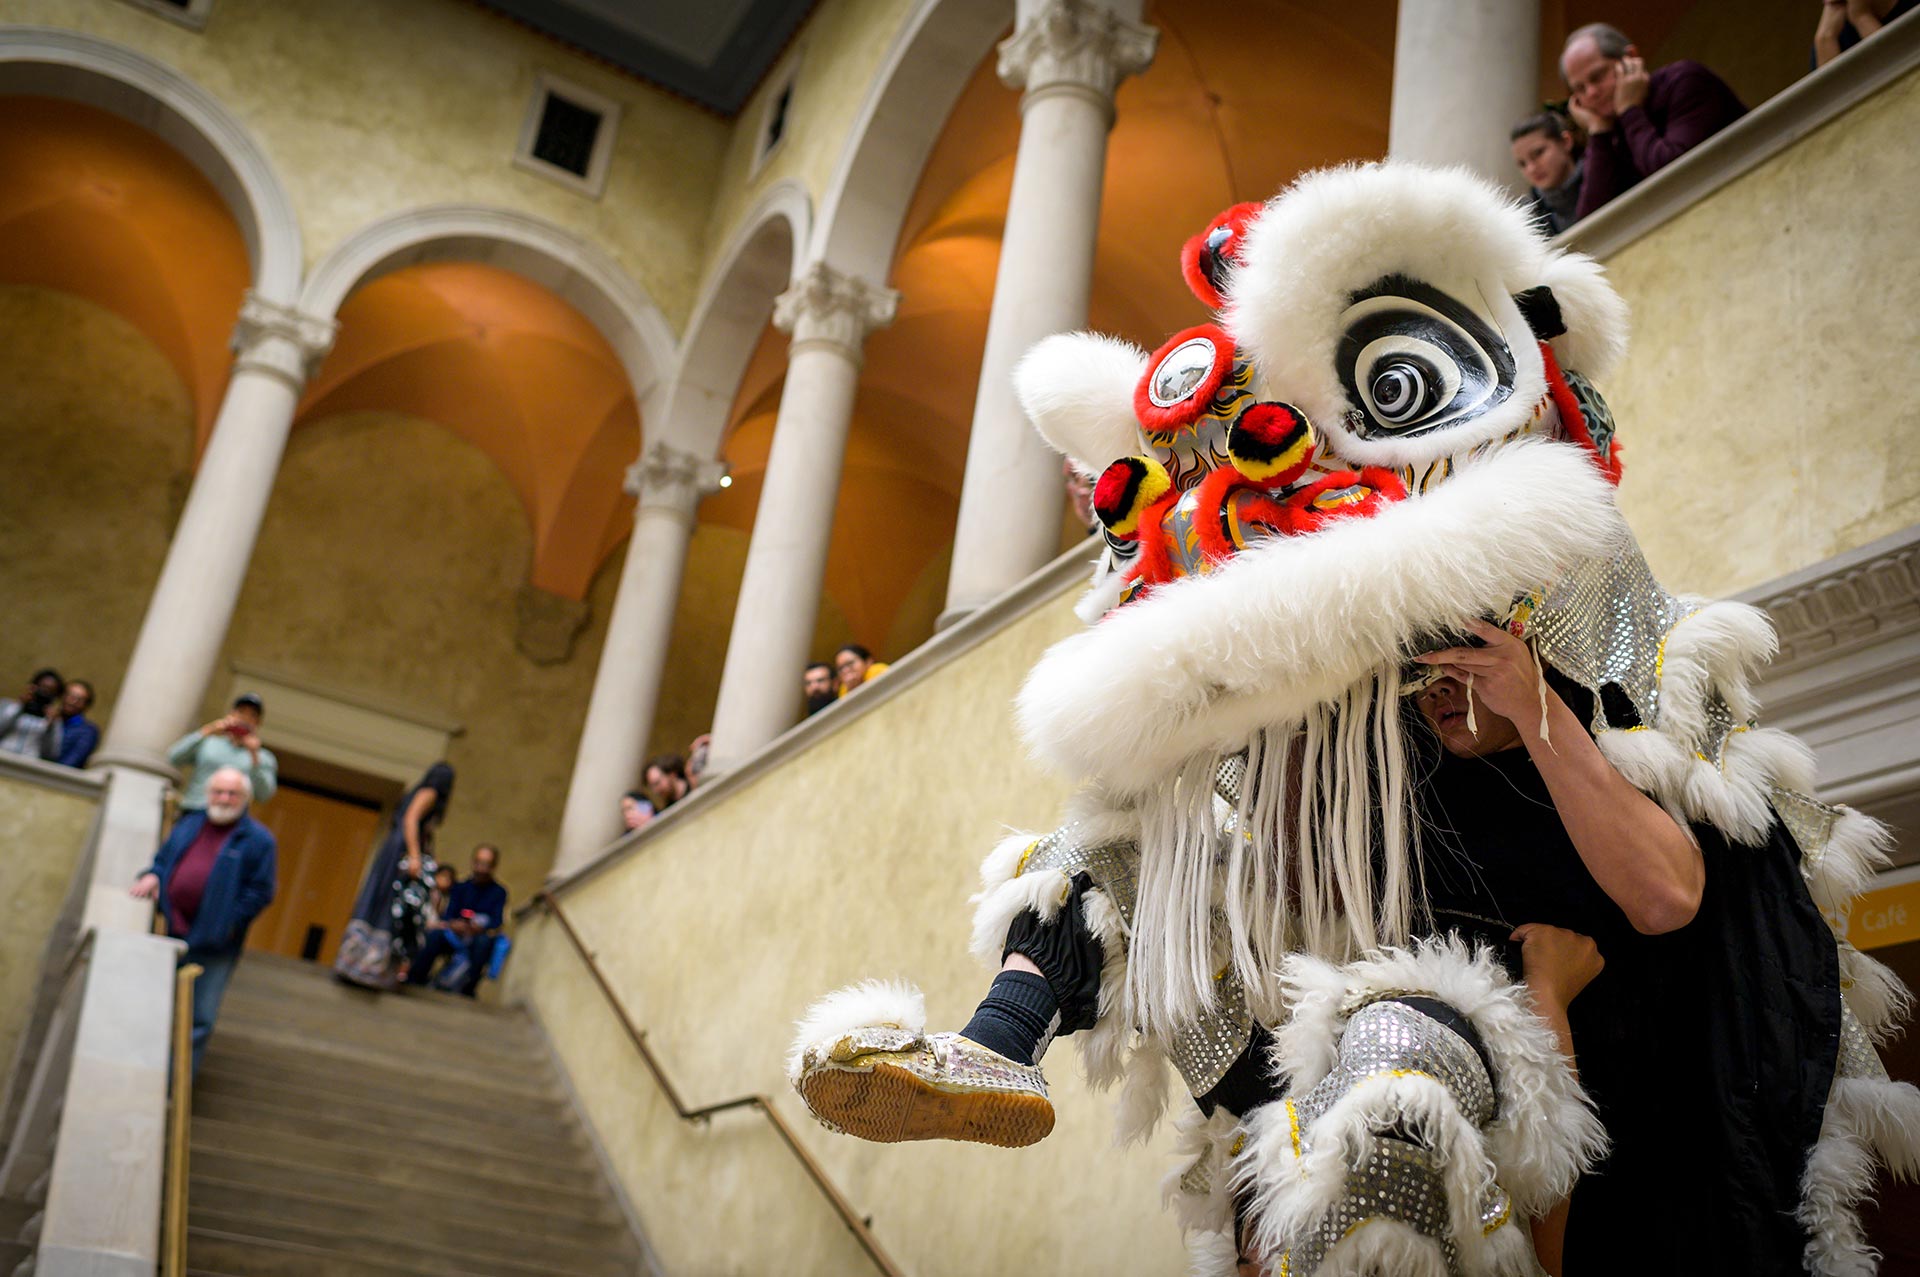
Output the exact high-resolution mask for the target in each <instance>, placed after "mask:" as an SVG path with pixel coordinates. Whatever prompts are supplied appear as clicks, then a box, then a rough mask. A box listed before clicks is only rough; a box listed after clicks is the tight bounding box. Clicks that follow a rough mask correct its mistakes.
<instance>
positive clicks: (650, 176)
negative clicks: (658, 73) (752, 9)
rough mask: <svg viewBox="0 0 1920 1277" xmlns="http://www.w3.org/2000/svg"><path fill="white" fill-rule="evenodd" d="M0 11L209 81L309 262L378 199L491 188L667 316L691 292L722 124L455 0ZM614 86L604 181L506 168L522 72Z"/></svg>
mask: <svg viewBox="0 0 1920 1277" xmlns="http://www.w3.org/2000/svg"><path fill="white" fill-rule="evenodd" d="M0 22H24V23H35V24H40V25H46V26H55V27H66V28H69V29H72V30H77V31H83V32H85V33H87V34H89V35H94V36H99V37H101V38H103V39H107V40H112V41H115V42H117V43H120V44H124V45H127V46H128V47H131V48H133V49H137V50H139V51H140V52H141V53H144V54H146V55H147V56H148V57H151V58H154V59H155V60H157V61H159V62H162V63H164V64H166V65H167V66H169V67H172V68H174V69H176V70H178V71H179V72H181V73H182V74H183V75H186V76H187V77H188V78H190V79H192V80H194V81H195V82H196V83H198V84H199V85H200V86H201V87H202V88H204V89H206V90H207V91H208V92H209V93H211V94H213V95H214V96H215V97H216V98H218V99H219V100H220V101H221V103H222V104H223V105H224V106H225V107H226V108H227V109H228V110H229V111H231V112H233V113H234V114H235V115H236V116H238V117H239V119H240V120H241V121H242V122H243V123H244V124H245V125H246V126H247V128H248V129H250V130H251V131H252V132H253V134H254V136H255V137H256V138H257V139H258V141H259V142H260V144H261V145H262V146H263V147H264V148H265V150H266V152H267V154H268V156H269V157H270V158H271V160H272V161H273V164H274V166H275V169H276V171H277V172H278V174H279V176H280V180H281V181H282V182H283V183H284V184H285V185H286V187H287V189H288V191H289V192H290V194H291V196H292V199H293V202H294V205H295V208H296V210H297V212H298V215H299V218H300V223H301V231H302V234H303V235H304V236H305V238H306V253H307V260H308V263H309V264H311V263H312V262H314V261H315V260H317V259H318V258H320V257H321V256H322V255H324V254H325V253H326V252H327V250H328V249H330V248H332V247H333V246H334V245H335V244H337V243H339V242H340V241H341V240H342V239H344V238H346V237H347V236H348V235H351V234H352V233H353V232H355V231H357V230H359V229H360V228H361V227H363V226H366V225H367V224H368V223H370V222H373V221H375V220H377V219H379V218H381V217H383V216H386V215H388V214H391V213H395V212H398V211H401V210H404V209H409V208H417V207H420V206H422V205H427V204H438V203H450V202H460V203H479V204H492V205H498V206H501V207H506V208H511V209H515V210H517V211H520V212H523V213H529V214H532V215H534V216H537V217H542V218H545V219H546V220H548V221H551V222H554V223H556V224H558V225H560V226H563V227H565V228H567V229H569V230H571V231H573V232H575V233H576V234H579V235H581V236H582V237H584V238H586V239H588V240H591V241H593V242H594V243H596V244H598V245H599V246H601V247H602V248H604V249H606V250H607V251H608V252H610V253H611V254H612V255H613V257H614V258H615V259H616V260H617V261H619V263H620V264H621V266H622V267H624V268H625V269H626V271H627V272H628V273H629V274H630V275H631V276H632V277H633V278H634V280H636V281H637V282H638V283H639V284H640V286H641V287H642V288H644V289H645V290H646V291H647V293H648V294H649V295H650V296H651V297H652V298H653V300H654V302H655V304H656V305H658V306H659V307H660V309H661V311H662V313H663V314H664V315H665V316H666V318H667V321H668V322H669V323H670V324H672V325H673V326H674V327H675V328H676V329H678V328H680V327H681V326H683V325H684V323H685V321H686V318H687V315H688V313H689V312H690V311H691V310H692V307H693V302H694V290H695V288H696V287H697V286H698V282H699V272H700V265H701V258H702V254H703V251H704V245H703V232H704V229H705V226H706V221H707V215H708V210H709V207H710V205H711V202H712V199H713V191H714V181H715V178H716V176H717V175H718V172H719V164H720V159H721V156H722V154H723V152H724V151H725V149H726V146H727V136H728V133H729V130H730V129H731V127H732V126H731V125H730V123H729V122H727V121H725V120H722V119H720V118H719V117H717V116H715V115H713V114H711V113H709V112H706V111H703V110H701V109H700V108H698V107H696V106H693V105H692V104H690V103H687V102H683V101H681V100H680V99H678V98H674V97H672V96H670V95H668V94H666V93H664V92H662V91H659V90H657V89H654V88H652V87H651V86H649V85H646V84H644V83H642V82H640V81H639V80H637V79H634V78H632V77H630V76H626V75H623V74H620V73H619V72H616V71H614V70H612V69H610V68H609V67H607V66H605V65H604V64H602V63H599V62H596V61H593V60H591V59H588V58H585V57H582V56H580V55H579V54H577V53H574V52H572V51H571V50H570V49H568V48H566V47H565V46H563V45H561V44H559V43H557V42H554V41H551V40H547V39H545V38H543V37H541V36H537V35H535V34H533V33H532V32H530V31H528V30H526V29H525V28H523V27H519V26H516V25H515V24H513V23H512V22H509V21H508V20H506V19H505V18H502V17H499V16H496V15H494V14H491V13H489V12H487V11H486V10H485V9H483V8H482V7H481V6H479V5H477V4H468V3H461V2H460V0H406V2H405V3H398V4H396V3H386V2H383V0H326V3H314V4H291V3H286V2H285V0H220V3H218V4H216V5H214V7H213V12H212V17H211V19H210V20H209V22H208V23H207V27H206V30H205V32H204V33H195V32H193V31H189V30H187V29H185V28H183V27H180V26H178V25H177V24H175V23H172V22H168V21H166V20H165V19H163V18H159V17H156V16H154V15H152V14H148V13H143V12H141V11H140V10H139V9H137V8H135V7H133V6H132V5H129V4H126V3H123V0H0ZM540 71H548V72H552V73H554V74H558V75H560V76H563V77H564V78H566V79H568V80H571V81H573V82H575V83H577V84H580V85H581V86H583V87H585V88H587V89H591V90H592V91H594V92H596V93H600V94H603V95H605V96H606V97H609V98H613V99H615V100H616V101H618V102H619V103H620V104H621V108H622V110H621V118H620V125H619V132H618V134H617V136H616V139H615V144H614V154H613V160H612V164H611V167H610V169H609V173H608V178H607V186H606V191H605V193H604V194H603V195H602V196H601V197H600V198H599V199H598V200H592V199H588V198H586V197H585V196H582V195H578V194H576V193H574V192H573V191H571V190H568V189H567V188H565V187H562V186H559V185H556V184H554V183H552V182H549V181H546V180H545V179H543V178H540V177H537V176H535V175H533V174H531V173H526V172H523V171H521V170H520V169H517V168H514V167H513V166H512V164H511V163H510V160H511V158H512V156H513V152H514V147H515V145H516V143H517V142H518V140H519V136H520V128H521V124H522V121H523V119H524V117H525V114H526V110H527V105H528V101H529V98H530V97H531V95H532V92H533V85H534V77H535V75H536V73H537V72H540Z"/></svg>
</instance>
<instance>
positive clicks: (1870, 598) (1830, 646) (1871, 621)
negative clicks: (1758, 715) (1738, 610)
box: [1743, 526, 1920, 677]
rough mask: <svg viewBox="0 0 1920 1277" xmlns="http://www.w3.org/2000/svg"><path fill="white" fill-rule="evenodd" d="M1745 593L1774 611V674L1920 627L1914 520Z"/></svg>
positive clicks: (1919, 533)
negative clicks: (1776, 640)
mask: <svg viewBox="0 0 1920 1277" xmlns="http://www.w3.org/2000/svg"><path fill="white" fill-rule="evenodd" d="M1743 597H1745V598H1746V600H1747V601H1749V602H1752V603H1754V604H1755V605H1757V606H1758V607H1760V608H1762V609H1763V610H1764V611H1765V612H1766V613H1767V615H1768V616H1770V617H1771V618H1772V619H1773V626H1774V631H1775V633H1776V634H1777V635H1778V636H1779V640H1780V650H1779V654H1778V655H1777V656H1776V657H1775V658H1774V662H1773V666H1772V668H1771V670H1770V671H1769V673H1770V676H1774V677H1777V676H1779V675H1781V674H1785V673H1787V672H1790V671H1791V670H1793V669H1795V668H1797V667H1799V666H1800V665H1803V664H1805V663H1807V662H1809V661H1814V660H1818V659H1821V658H1822V657H1823V656H1825V655H1826V654H1829V653H1831V652H1834V651H1836V650H1841V649H1852V648H1855V647H1858V646H1860V645H1862V644H1865V643H1874V642H1882V641H1885V640H1888V639H1894V638H1898V637H1901V636H1903V635H1907V634H1914V633H1920V526H1916V527H1913V528H1909V529H1907V530H1906V531H1905V532H1901V533H1896V534H1895V535H1894V536H1892V537H1886V538H1882V539H1881V540H1879V541H1875V542H1873V543H1872V544H1870V545H1866V546H1862V547H1861V548H1860V549H1859V550H1856V551H1853V552H1852V553H1849V554H1843V555H1836V556H1835V557H1834V558H1831V559H1828V560H1826V561H1825V562H1823V563H1819V564H1815V565H1814V566H1813V567H1812V568H1809V569H1807V570H1806V571H1804V572H1799V573H1795V574H1793V575H1792V576H1789V577H1783V578H1781V579H1780V580H1779V581H1775V582H1771V583H1769V584H1768V585H1764V586H1761V587H1760V588H1759V589H1758V590H1753V591H1749V592H1748V593H1747V594H1746V595H1745V596H1743Z"/></svg>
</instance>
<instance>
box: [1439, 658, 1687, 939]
mask: <svg viewBox="0 0 1920 1277" xmlns="http://www.w3.org/2000/svg"><path fill="white" fill-rule="evenodd" d="M1472 628H1473V632H1474V633H1475V634H1477V635H1479V636H1480V637H1481V638H1482V639H1485V640H1486V644H1487V645H1486V646H1485V647H1478V648H1475V647H1455V648H1448V649H1447V650H1446V651H1444V652H1436V653H1433V654H1432V656H1429V657H1423V658H1421V659H1422V660H1423V661H1426V662H1427V663H1429V664H1435V665H1440V666H1441V667H1442V668H1443V669H1444V670H1445V671H1446V672H1447V673H1448V674H1451V675H1452V676H1453V677H1455V678H1457V679H1459V680H1461V681H1462V682H1470V683H1471V685H1472V690H1473V694H1474V695H1475V696H1477V697H1478V698H1479V700H1480V703H1481V704H1483V705H1485V706H1486V707H1487V708H1488V709H1490V710H1492V711H1493V712H1494V713H1496V714H1499V715H1501V716H1502V717H1505V718H1508V719H1511V720H1512V721H1513V725H1514V726H1515V727H1516V728H1518V729H1519V732H1520V739H1521V741H1522V742H1523V743H1524V744H1525V745H1526V747H1527V753H1528V754H1529V755H1530V756H1531V757H1532V758H1533V763H1534V766H1536V767H1538V768H1539V769H1540V775H1541V777H1542V779H1544V780H1545V781H1546V782H1547V791H1548V792H1549V793H1551V794H1552V795H1553V805H1554V808H1555V810H1556V811H1558V812H1559V815H1560V823H1561V824H1563V825H1565V826H1566V829H1567V836H1568V837H1569V838H1571V839H1572V840H1573V846H1574V849H1575V850H1576V851H1578V852H1579V853H1580V859H1581V861H1582V862H1583V863H1584V864H1585V865H1586V867H1587V872H1588V873H1590V874H1592V875H1593V880H1594V881H1595V882H1597V883H1599V884H1600V889H1601V890H1602V891H1604V892H1606V893H1607V896H1608V897H1609V898H1610V899H1611V900H1612V901H1613V902H1614V903H1615V904H1617V905H1619V906H1620V909H1621V912H1623V913H1625V914H1626V915H1627V921H1629V922H1631V923H1632V924H1633V926H1634V929H1635V930H1637V931H1640V932H1642V933H1644V934H1646V935H1659V934H1661V933H1662V932H1667V931H1677V930H1679V929H1680V928H1681V927H1684V926H1686V925H1687V924H1688V923H1689V922H1692V921H1693V916H1694V914H1695V913H1697V912H1699V909H1700V894H1701V892H1702V890H1703V889H1704V888H1705V886H1706V879H1707V871H1706V864H1705V862H1704V861H1703V860H1702V859H1701V857H1700V848H1699V847H1698V846H1696V845H1695V844H1694V841H1693V838H1692V836H1691V835H1689V834H1688V833H1687V831H1686V830H1684V829H1682V828H1681V827H1680V826H1679V824H1677V823H1676V822H1675V821H1674V819H1673V817H1671V816H1669V815H1668V814H1667V813H1666V812H1665V811H1664V810H1662V809H1661V807H1660V805H1659V804H1658V803H1655V802H1654V801H1653V800H1652V799H1651V798H1648V797H1647V796H1646V795H1645V794H1643V793H1641V792H1640V791H1639V790H1637V789H1635V788H1634V787H1633V786H1632V785H1630V784H1628V783H1627V778H1626V777H1624V776H1622V775H1621V774H1620V773H1619V772H1618V771H1616V770H1615V769H1614V766H1613V764H1612V763H1609V762H1608V761H1607V760H1606V756H1605V755H1603V754H1602V753H1601V752H1600V747H1599V746H1598V745H1596V744H1594V743H1593V738H1592V737H1591V736H1589V735H1587V730H1586V727H1585V726H1584V725H1583V724H1582V723H1581V722H1580V720H1579V719H1578V718H1576V717H1574V714H1573V711H1572V710H1570V709H1568V708H1567V704H1566V702H1565V701H1563V700H1561V699H1560V697H1559V696H1558V694H1556V693H1555V692H1554V690H1553V689H1552V688H1551V687H1549V688H1546V689H1545V693H1546V713H1545V715H1544V719H1545V724H1544V725H1545V728H1546V732H1545V734H1544V735H1543V734H1542V731H1541V728H1542V725H1543V724H1542V718H1543V715H1542V714H1541V711H1540V699H1541V687H1540V684H1539V681H1538V680H1539V672H1538V667H1537V666H1536V665H1535V664H1534V661H1533V653H1532V652H1530V651H1528V650H1527V645H1526V644H1525V643H1522V642H1521V641H1520V640H1519V639H1517V638H1515V637H1514V636H1513V635H1511V634H1509V633H1507V632H1506V631H1505V630H1502V629H1497V628H1495V627H1494V626H1491V625H1487V624H1484V623H1482V622H1475V623H1474V625H1473V627H1472Z"/></svg>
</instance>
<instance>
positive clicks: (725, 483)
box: [720, 474, 733, 488]
mask: <svg viewBox="0 0 1920 1277" xmlns="http://www.w3.org/2000/svg"><path fill="white" fill-rule="evenodd" d="M720 486H721V487H723V488H731V487H732V486H733V476H732V475H730V474H723V475H721V476H720Z"/></svg>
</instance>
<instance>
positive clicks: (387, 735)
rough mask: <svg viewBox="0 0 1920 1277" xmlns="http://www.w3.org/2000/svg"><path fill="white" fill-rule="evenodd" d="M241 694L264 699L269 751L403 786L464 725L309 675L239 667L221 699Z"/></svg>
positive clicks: (263, 730) (440, 753)
mask: <svg viewBox="0 0 1920 1277" xmlns="http://www.w3.org/2000/svg"><path fill="white" fill-rule="evenodd" d="M242 692H253V693H255V694H256V695H258V696H259V697H260V698H261V699H262V700H264V701H265V702H266V706H267V713H266V718H265V721H264V724H263V726H262V727H261V731H260V734H261V735H262V736H263V737H264V738H265V739H266V744H267V747H268V748H269V749H274V750H287V751H291V752H293V753H296V754H301V755H303V756H305V757H307V758H314V759H318V760H319V761H321V762H323V763H332V764H334V765H335V766H337V767H346V768H350V769H351V770H353V771H357V772H365V773H367V774H368V775H372V776H379V777H382V778H384V779H386V780H391V781H396V782H398V783H399V784H402V785H411V784H412V783H413V782H414V781H416V780H418V779H420V774H421V773H422V772H424V771H426V769H427V768H428V767H430V766H432V765H433V764H434V763H436V762H438V761H440V760H441V759H443V758H445V757H446V756H447V746H448V743H449V742H450V741H451V740H452V739H453V738H454V737H455V736H458V735H460V734H461V733H462V732H463V731H465V730H466V729H465V728H463V727H462V726H460V724H458V723H456V722H454V721H452V720H451V719H446V718H441V717H438V716H435V715H432V714H425V713H418V712H412V711H409V710H407V709H405V708H404V707H396V706H393V705H391V704H385V703H380V702H376V701H373V700H371V699H369V698H368V697H367V696H366V694H365V693H364V692H360V693H354V692H343V691H336V690H334V689H332V688H328V687H325V686H323V685H320V684H315V683H310V682H307V681H306V680H304V679H296V678H290V677H287V676H286V675H281V674H273V673H269V672H267V671H265V670H262V669H260V668H259V667H257V666H252V665H241V664H237V663H236V664H235V665H234V666H233V677H232V679H231V680H230V682H229V683H228V686H227V692H226V697H225V699H224V700H223V701H222V702H221V703H222V704H226V705H230V704H232V703H233V700H234V698H235V697H237V696H238V695H240V693H242Z"/></svg>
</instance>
